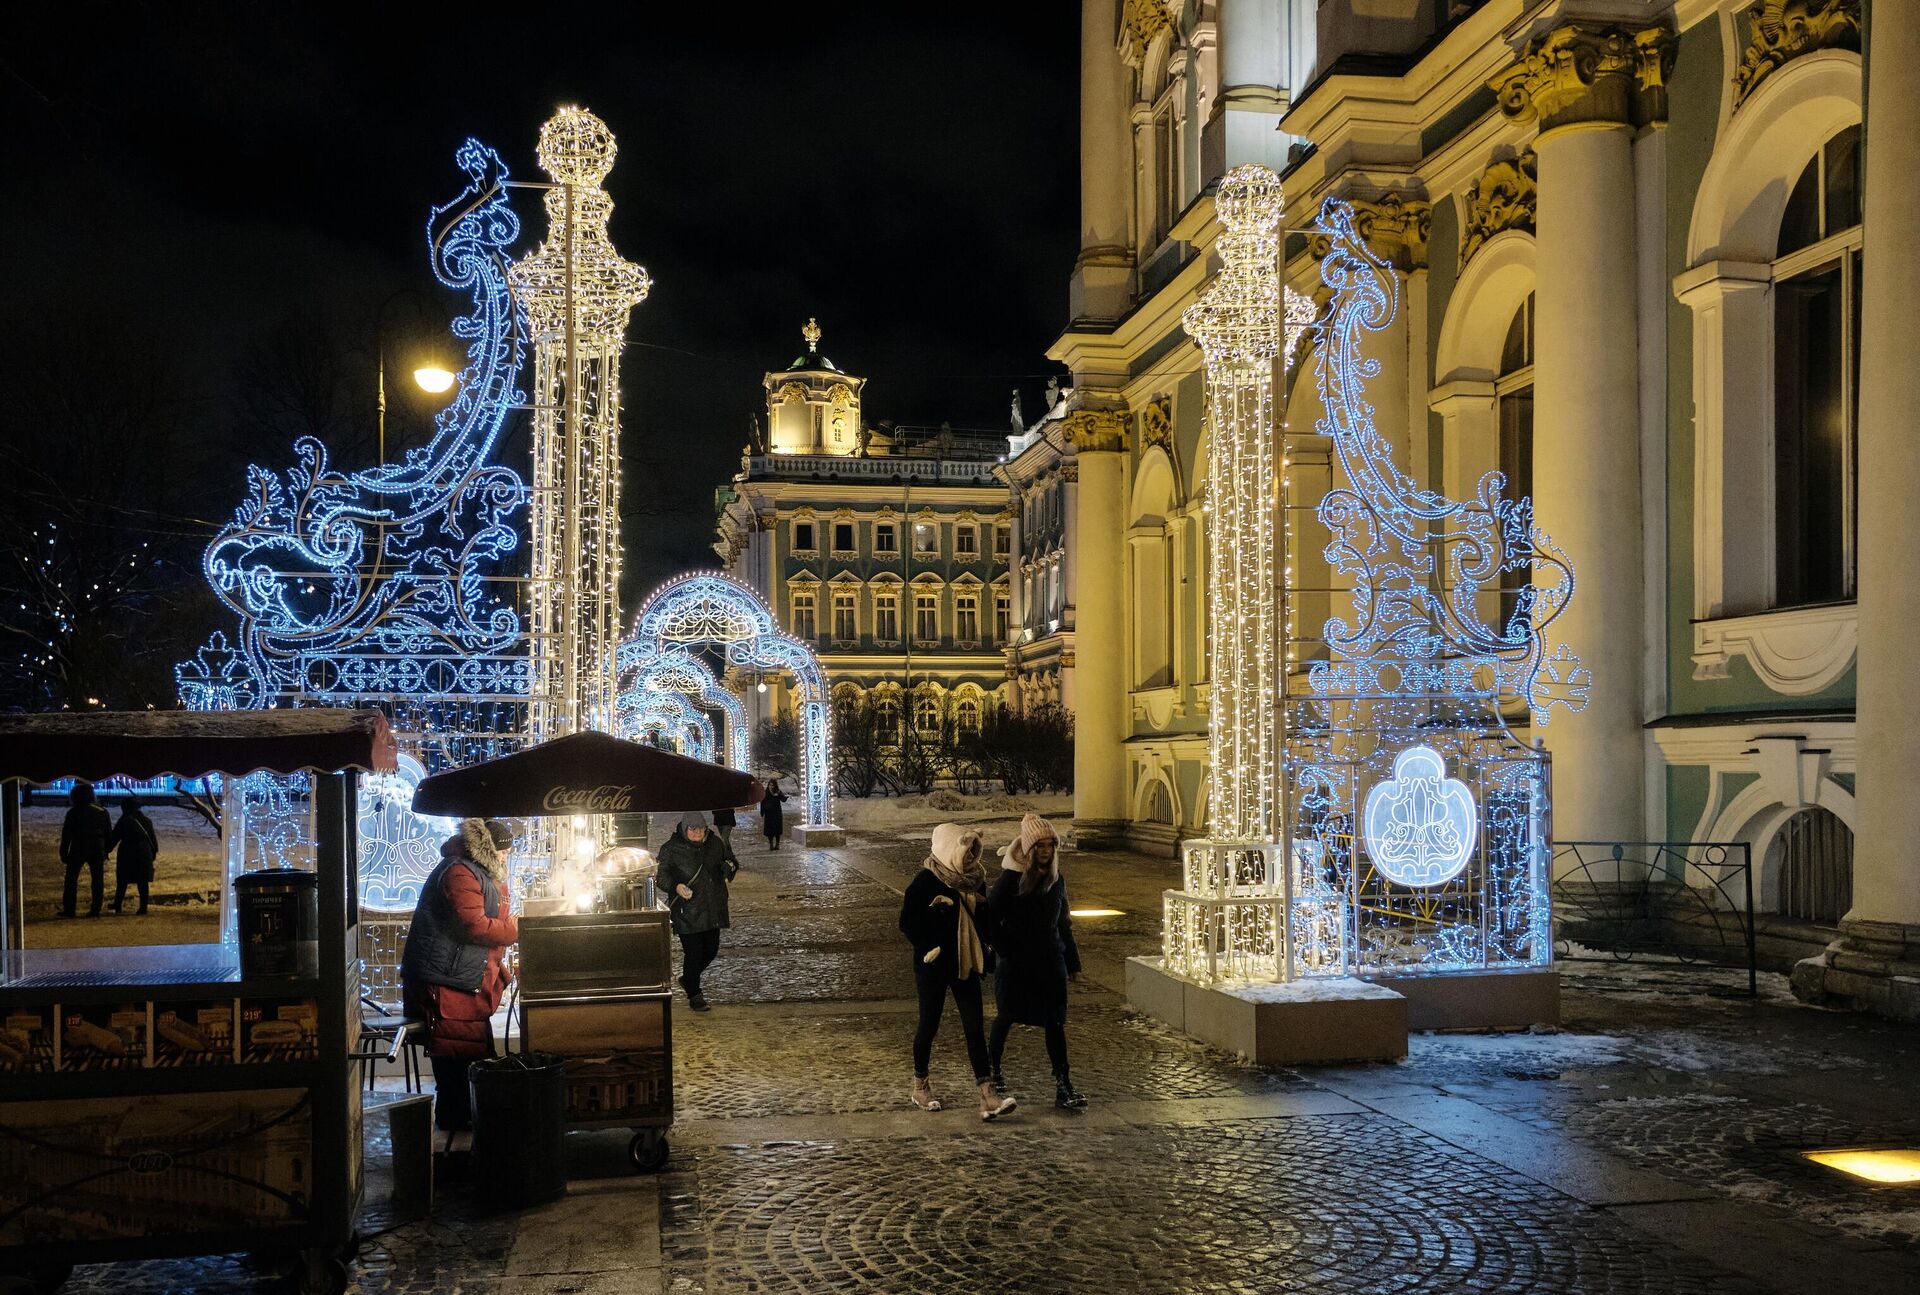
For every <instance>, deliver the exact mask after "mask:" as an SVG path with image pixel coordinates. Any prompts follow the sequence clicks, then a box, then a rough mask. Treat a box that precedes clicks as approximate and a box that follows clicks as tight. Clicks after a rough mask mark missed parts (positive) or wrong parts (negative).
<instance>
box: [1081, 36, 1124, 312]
mask: <svg viewBox="0 0 1920 1295" xmlns="http://www.w3.org/2000/svg"><path fill="white" fill-rule="evenodd" d="M1118 24H1119V14H1118V6H1116V5H1115V4H1114V3H1113V0H1082V3H1081V6H1080V256H1079V259H1078V260H1076V261H1075V262H1074V266H1073V279H1072V284H1071V287H1070V288H1069V290H1068V301H1069V305H1070V308H1071V309H1072V312H1073V318H1074V319H1076V320H1085V319H1118V318H1119V317H1120V316H1121V315H1122V314H1124V313H1125V312H1126V309H1127V304H1128V302H1129V300H1130V299H1131V296H1132V289H1133V253H1132V251H1131V249H1130V247H1129V244H1128V240H1127V203H1128V201H1129V197H1128V195H1129V194H1130V193H1131V192H1132V185H1131V183H1130V181H1131V179H1132V171H1131V169H1130V166H1129V160H1128V159H1129V152H1130V150H1129V149H1128V147H1127V131H1128V129H1129V127H1128V121H1127V109H1128V102H1127V85H1126V71H1127V69H1126V65H1125V64H1123V63H1122V62H1121V61H1120V54H1119V49H1118V44H1119V25H1118Z"/></svg>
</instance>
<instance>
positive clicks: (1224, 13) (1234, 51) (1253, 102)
mask: <svg viewBox="0 0 1920 1295" xmlns="http://www.w3.org/2000/svg"><path fill="white" fill-rule="evenodd" d="M1216 8H1217V10H1218V12H1219V15H1220V17H1219V26H1218V29H1217V33H1216V36H1215V39H1216V40H1217V42H1218V50H1219V52H1218V55H1217V57H1216V60H1215V61H1216V63H1217V66H1218V68H1219V76H1220V86H1219V90H1218V92H1217V93H1216V94H1214V96H1213V104H1212V110H1211V111H1210V112H1209V113H1208V114H1207V118H1206V120H1205V121H1203V122H1202V123H1201V129H1200V159H1201V162H1200V167H1201V174H1200V182H1201V183H1202V184H1206V183H1208V182H1210V181H1213V180H1217V179H1218V178H1220V177H1221V176H1222V175H1224V174H1226V173H1227V171H1228V170H1230V169H1231V168H1233V167H1236V166H1240V165H1241V164H1243V163H1246V162H1259V163H1262V164H1264V165H1266V166H1270V167H1272V168H1273V169H1274V170H1276V171H1279V170H1285V169H1286V164H1287V145H1288V144H1290V143H1291V142H1292V139H1291V138H1290V137H1289V136H1287V135H1284V134H1282V133H1281V132H1280V130H1279V129H1278V127H1279V124H1280V118H1281V116H1282V115H1284V114H1285V112H1286V111H1287V108H1288V107H1289V105H1290V104H1291V95H1292V93H1293V92H1297V91H1298V90H1299V89H1300V86H1299V85H1296V84H1293V82H1294V81H1295V80H1296V79H1304V76H1306V75H1311V69H1304V68H1303V69H1296V68H1293V67H1292V66H1291V64H1292V61H1293V55H1294V52H1295V51H1296V49H1297V48H1298V47H1299V45H1300V43H1301V40H1302V37H1303V36H1304V38H1305V40H1306V43H1307V45H1308V47H1309V48H1310V47H1311V43H1312V35H1313V33H1311V32H1304V33H1303V32H1299V31H1296V30H1294V26H1295V24H1294V22H1293V19H1294V17H1295V13H1294V10H1295V6H1293V5H1291V4H1289V3H1287V0H1229V2H1228V3H1226V4H1223V5H1218V6H1216Z"/></svg>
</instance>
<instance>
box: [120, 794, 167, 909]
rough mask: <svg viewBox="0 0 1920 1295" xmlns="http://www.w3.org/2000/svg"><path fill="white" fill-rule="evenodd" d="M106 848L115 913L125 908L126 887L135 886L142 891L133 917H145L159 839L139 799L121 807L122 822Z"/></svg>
mask: <svg viewBox="0 0 1920 1295" xmlns="http://www.w3.org/2000/svg"><path fill="white" fill-rule="evenodd" d="M107 848H108V849H110V850H112V851H113V911H114V912H116V913H118V912H120V911H121V910H122V909H123V908H124V907H125V906H126V902H127V887H128V886H133V887H135V888H136V889H137V890H138V891H139V892H140V907H139V909H138V910H136V912H135V914H134V916H136V917H145V916H146V915H147V888H148V887H149V886H150V885H152V883H153V861H154V860H155V859H157V858H158V857H159V856H160V837H159V834H158V833H156V832H155V831H154V830H153V820H152V819H150V818H148V817H147V812H146V810H145V809H144V808H142V807H141V804H140V799H139V797H137V796H128V797H127V799H126V800H125V801H124V802H123V803H122V804H121V806H120V821H119V822H118V823H115V824H114V825H113V837H112V839H111V840H109V841H108V842H107Z"/></svg>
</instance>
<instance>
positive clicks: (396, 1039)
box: [353, 998, 427, 1093]
mask: <svg viewBox="0 0 1920 1295" xmlns="http://www.w3.org/2000/svg"><path fill="white" fill-rule="evenodd" d="M360 1002H361V1006H362V1007H363V1008H365V1009H368V1010H365V1011H362V1013H361V1015H360V1041H359V1043H358V1044H357V1045H356V1046H355V1047H354V1050H353V1059H354V1060H356V1061H358V1062H359V1063H360V1065H361V1069H362V1070H363V1071H364V1072H365V1074H366V1076H367V1091H368V1092H372V1091H373V1086H374V1080H375V1070H374V1067H375V1065H376V1063H378V1062H379V1061H381V1060H382V1059H385V1060H386V1061H388V1062H392V1061H394V1060H395V1059H398V1060H399V1062H400V1077H401V1080H402V1081H403V1083H404V1085H405V1087H406V1090H407V1091H408V1092H410V1093H418V1092H422V1091H424V1090H423V1088H422V1086H421V1082H420V1041H419V1038H418V1034H419V1032H420V1031H422V1030H424V1029H425V1028H426V1024H427V1023H426V1022H425V1021H422V1020H420V1019H418V1018H416V1017H411V1016H405V1015H402V1014H400V1013H398V1012H390V1011H388V1010H387V1009H386V1007H385V1006H384V1005H382V1004H380V1003H376V1002H375V1001H373V1000H372V999H371V998H362V999H361V1000H360Z"/></svg>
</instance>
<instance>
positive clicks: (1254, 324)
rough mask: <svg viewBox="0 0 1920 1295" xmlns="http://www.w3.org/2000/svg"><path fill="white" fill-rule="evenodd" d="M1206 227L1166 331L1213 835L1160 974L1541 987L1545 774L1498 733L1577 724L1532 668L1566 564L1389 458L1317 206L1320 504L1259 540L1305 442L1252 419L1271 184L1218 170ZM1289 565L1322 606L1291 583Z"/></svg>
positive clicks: (1376, 314) (1265, 399)
mask: <svg viewBox="0 0 1920 1295" xmlns="http://www.w3.org/2000/svg"><path fill="white" fill-rule="evenodd" d="M1216 208H1217V210H1218V213H1219V218H1220V221H1221V224H1222V226H1223V231H1222V233H1221V236H1220V246H1221V259H1222V262H1223V266H1222V269H1221V272H1220V274H1219V275H1218V276H1217V277H1216V278H1215V280H1214V282H1213V284H1212V285H1211V286H1210V287H1209V289H1208V291H1207V292H1206V293H1205V294H1204V295H1203V297H1202V299H1201V301H1200V302H1199V304H1197V305H1196V306H1195V307H1194V308H1192V309H1191V310H1190V311H1189V312H1188V316H1187V328H1188V331H1189V332H1190V333H1192V334H1193V336H1194V337H1195V339H1196V340H1197V341H1198V342H1199V344H1200V346H1201V348H1202V350H1203V351H1204V352H1205V355H1206V360H1207V396H1208V412H1209V416H1210V421H1211V425H1212V429H1213V432H1212V434H1213V437H1214V440H1213V444H1212V446H1211V451H1212V465H1213V471H1212V474H1211V475H1210V477H1209V480H1208V490H1209V502H1210V505H1211V507H1212V510H1213V526H1214V528H1215V529H1214V534H1213V535H1212V536H1211V537H1210V545H1211V548H1212V550H1213V552H1214V554H1215V558H1214V566H1213V572H1212V574H1213V577H1214V580H1215V582H1216V583H1215V597H1214V600H1213V614H1212V616H1211V617H1210V619H1209V631H1210V634H1211V640H1210V642H1211V646H1212V650H1213V654H1214V655H1213V679H1214V690H1215V693H1214V695H1215V700H1214V705H1213V726H1214V732H1213V736H1212V751H1213V756H1214V765H1213V773H1212V776H1213V779H1214V784H1213V785H1214V792H1213V801H1212V804H1213V820H1212V824H1211V829H1212V830H1211V837H1210V839H1209V840H1207V841H1203V842H1195V843H1193V844H1191V845H1189V847H1188V848H1187V850H1186V852H1185V868H1184V874H1185V875H1184V879H1183V880H1184V885H1183V888H1182V889H1181V890H1179V891H1169V892H1167V895H1166V899H1165V915H1166V924H1165V935H1164V951H1165V958H1166V965H1167V967H1168V969H1169V970H1172V971H1174V972H1177V973H1179V974H1182V975H1186V976H1189V977H1191V978H1194V979H1198V980H1202V981H1206V982H1214V981H1221V980H1292V979H1296V978H1300V977H1310V976H1328V975H1361V976H1366V975H1386V974H1392V975H1410V974H1425V973H1445V972H1465V971H1478V970H1483V969H1488V968H1505V967H1525V966H1539V965H1545V964H1546V963H1547V962H1549V961H1550V959H1551V952H1552V951H1551V940H1550V934H1549V932H1550V914H1549V908H1548V897H1547V868H1548V832H1549V781H1550V779H1549V766H1548V761H1547V756H1546V753H1545V752H1544V751H1541V750H1539V749H1538V748H1537V747H1533V746H1529V745H1527V744H1526V743H1525V742H1523V741H1521V740H1520V739H1519V738H1518V737H1517V736H1516V735H1515V734H1514V732H1513V730H1512V727H1511V724H1512V723H1514V722H1517V721H1518V720H1520V719H1521V718H1522V717H1527V716H1530V717H1531V719H1532V722H1533V723H1534V724H1535V725H1539V726H1544V725H1545V724H1546V723H1547V722H1548V719H1549V718H1550V712H1551V709H1552V708H1553V707H1554V706H1564V707H1566V708H1567V709H1569V710H1573V711H1577V710H1580V709H1582V708H1583V707H1584V706H1585V704H1586V693H1587V688H1588V680H1587V677H1586V672H1585V670H1584V669H1583V668H1582V667H1581V666H1580V665H1579V663H1578V661H1577V660H1576V659H1575V658H1574V657H1573V655H1572V654H1571V653H1570V652H1569V651H1568V650H1567V649H1566V648H1565V647H1561V648H1560V649H1558V650H1557V651H1555V652H1553V653H1552V654H1551V655H1549V654H1548V652H1547V650H1546V639H1545V632H1546V629H1547V627H1548V626H1549V625H1550V624H1551V622H1552V621H1553V620H1554V619H1555V618H1557V617H1558V615H1559V614H1560V612H1561V610H1562V609H1563V608H1564V607H1565V605H1566V601H1567V599H1568V597H1569V596H1570V595H1571V594H1572V590H1573V572H1572V568H1571V566H1570V565H1569V564H1568V563H1567V561H1566V559H1565V557H1564V556H1563V555H1562V554H1561V553H1560V552H1559V550H1557V549H1556V548H1555V547H1554V546H1553V544H1552V543H1551V541H1550V540H1548V539H1547V537H1546V536H1545V535H1544V534H1543V533H1541V532H1540V531H1539V530H1538V529H1537V528H1536V527H1534V525H1533V517H1532V512H1533V510H1532V503H1531V501H1530V500H1527V499H1524V498H1520V499H1510V498H1508V497H1506V496H1505V493H1504V491H1505V488H1506V482H1505V480H1504V479H1503V478H1502V476H1501V474H1500V473H1498V472H1489V473H1487V474H1486V475H1485V476H1484V477H1482V478H1481V480H1480V482H1479V484H1478V487H1477V490H1476V493H1475V496H1474V498H1473V499H1471V500H1466V501H1456V500H1450V499H1447V498H1446V497H1444V496H1442V495H1440V494H1438V493H1436V492H1433V491H1430V490H1425V489H1423V488H1421V487H1420V486H1419V485H1418V483H1417V482H1415V481H1413V480H1412V479H1411V478H1410V477H1408V476H1407V475H1406V474H1405V473H1404V472H1402V471H1401V470H1400V469H1399V468H1398V467H1397V466H1396V465H1395V464H1394V462H1393V458H1392V452H1391V445H1390V443H1389V442H1388V441H1387V440H1386V439H1385V438H1384V437H1383V436H1381V435H1380V433H1379V432H1378V431H1377V430H1376V428H1375V426H1374V422H1373V408H1372V406H1371V405H1370V404H1369V403H1368V402H1367V400H1366V398H1365V394H1364V386H1365V380H1366V379H1367V378H1369V377H1371V376H1373V375H1374V374H1375V373H1376V372H1377V371H1378V364H1377V362H1376V361H1373V360H1371V359H1368V358H1366V357H1365V356H1364V355H1363V353H1362V340H1363V335H1364V334H1365V333H1368V332H1378V331H1380V330H1383V329H1385V328H1386V327H1387V326H1388V325H1389V324H1390V323H1391V322H1392V320H1393V317H1394V314H1395V311H1396V309H1397V305H1398V285H1397V281H1396V279H1395V273H1394V270H1393V269H1392V267H1391V266H1389V265H1388V264H1387V263H1385V262H1384V261H1382V260H1381V259H1379V258H1378V257H1376V256H1375V255H1374V254H1373V252H1372V251H1371V250H1370V249H1369V248H1368V247H1367V244H1366V241H1365V239H1364V238H1363V237H1362V235H1361V233H1360V232H1359V230H1358V229H1357V228H1356V226H1355V223H1354V213H1353V210H1352V208H1351V207H1349V206H1348V205H1347V204H1346V203H1344V202H1341V201H1339V200H1337V199H1329V200H1328V201H1327V202H1326V203H1324V204H1323V206H1322V208H1321V211H1320V214H1319V218H1318V221H1317V222H1316V223H1317V228H1318V231H1319V233H1320V234H1322V235H1324V236H1325V238H1326V239H1327V242H1328V249H1329V250H1328V251H1327V253H1326V255H1325V256H1324V257H1323V259H1322V263H1321V277H1322V281H1323V283H1324V284H1325V285H1326V287H1327V288H1328V289H1329V290H1331V292H1332V294H1333V299H1332V303H1331V305H1330V307H1329V308H1328V311H1327V313H1326V315H1325V317H1324V319H1323V321H1322V322H1321V324H1320V325H1319V326H1318V329H1317V332H1318V339H1317V341H1318V345H1317V348H1316V353H1315V357H1314V364H1315V379H1316V384H1317V388H1318V393H1319V397H1320V401H1321V405H1322V408H1323V410H1324V413H1323V414H1322V415H1321V417H1320V419H1319V421H1318V423H1317V424H1316V426H1315V428H1314V438H1316V440H1317V442H1318V444H1319V446H1320V447H1322V448H1321V449H1320V451H1319V452H1320V453H1321V455H1322V456H1323V458H1325V460H1326V464H1327V469H1328V472H1329V481H1330V486H1329V488H1328V489H1327V491H1326V493H1325V495H1324V497H1323V498H1321V499H1320V500H1319V501H1318V504H1317V506H1316V507H1315V508H1314V509H1313V512H1314V515H1315V518H1316V519H1317V522H1318V526H1314V525H1312V524H1310V523H1305V522H1300V523H1293V524H1285V525H1283V524H1282V523H1281V521H1280V518H1281V517H1283V516H1288V515H1290V514H1291V512H1293V511H1295V509H1292V508H1287V507H1285V505H1286V504H1288V503H1290V502H1291V501H1290V500H1289V499H1288V498H1287V496H1288V493H1289V492H1290V491H1291V490H1292V489H1293V488H1294V485H1295V483H1294V481H1293V479H1292V474H1293V472H1294V470H1295V469H1294V464H1293V462H1292V460H1293V459H1294V457H1295V453H1296V450H1295V443H1296V442H1298V441H1303V440H1305V439H1307V438H1305V437H1303V436H1301V435H1299V434H1296V433H1294V432H1292V431H1289V432H1288V433H1287V435H1286V436H1285V437H1284V439H1282V438H1280V437H1277V436H1276V432H1277V429H1276V428H1275V427H1274V425H1273V416H1272V405H1271V381H1272V369H1273V358H1274V356H1275V355H1276V354H1277V353H1278V347H1279V338H1280V332H1281V329H1282V326H1283V322H1284V321H1283V318H1282V310H1281V306H1282V303H1283V300H1284V299H1283V296H1282V294H1281V292H1280V289H1279V279H1278V257H1277V255H1276V252H1277V248H1276V246H1275V241H1276V238H1277V230H1278V227H1279V221H1280V186H1279V179H1278V177H1277V176H1275V175H1274V174H1273V173H1272V172H1271V171H1268V170H1266V169H1265V168H1263V167H1242V168H1239V169H1238V170H1235V171H1233V172H1230V173H1229V174H1228V175H1227V176H1226V178H1225V179H1223V180H1222V182H1221V186H1220V193H1219V197H1218V199H1217V202H1216ZM1276 440H1281V441H1282V444H1283V446H1284V447H1285V448H1284V453H1283V458H1282V462H1281V464H1280V469H1281V470H1280V472H1279V473H1278V474H1276V473H1275V472H1274V470H1273V462H1272V451H1271V449H1270V448H1269V447H1271V446H1272V445H1273V444H1274V443H1275V441H1276ZM1327 446H1330V447H1331V449H1330V453H1329V452H1328V451H1327V450H1326V449H1325V448H1324V447H1327ZM1276 497H1278V500H1279V504H1280V505H1281V506H1276ZM1321 527H1324V532H1323V534H1324V535H1325V536H1326V538H1325V539H1324V541H1322V540H1321V539H1319V538H1317V537H1312V538H1310V536H1309V534H1308V532H1311V531H1315V530H1319V529H1320V528H1321ZM1276 535H1277V536H1278V539H1277V540H1276ZM1309 543H1315V544H1319V543H1324V547H1323V549H1322V550H1321V553H1320V554H1319V557H1320V558H1321V559H1322V560H1323V563H1324V567H1323V568H1320V567H1319V566H1318V564H1313V563H1309V562H1308V561H1306V558H1307V545H1308V544H1309ZM1276 544H1277V545H1278V547H1279V548H1280V549H1281V553H1282V562H1281V573H1282V576H1283V579H1281V580H1278V581H1276V580H1275V579H1274V578H1273V575H1274V572H1273V558H1272V554H1273V552H1274V549H1275V547H1276ZM1223 551H1225V552H1223ZM1309 569H1324V570H1325V571H1326V573H1327V578H1326V582H1325V583H1326V586H1327V587H1325V588H1320V589H1309V588H1306V587H1305V576H1306V573H1307V571H1308V570H1309ZM1490 586H1491V587H1490ZM1314 595H1317V596H1318V597H1319V598H1320V599H1321V600H1322V601H1324V602H1325V604H1326V605H1327V607H1328V609H1329V611H1330V613H1331V612H1336V611H1337V613H1338V614H1330V615H1329V616H1328V619H1327V621H1326V624H1325V628H1324V630H1323V631H1322V634H1321V636H1320V637H1319V638H1318V639H1314V638H1310V637H1296V636H1295V635H1294V634H1292V633H1291V632H1289V629H1288V627H1290V626H1292V625H1293V624H1294V623H1295V622H1296V620H1297V617H1296V616H1294V615H1290V614H1289V613H1290V612H1292V611H1295V610H1297V609H1295V608H1290V607H1289V606H1288V601H1289V600H1297V601H1298V602H1300V603H1302V604H1303V605H1304V604H1306V603H1308V602H1309V601H1310V600H1311V599H1310V596H1314ZM1503 601H1504V602H1505V603H1506V604H1507V605H1508V608H1509V609H1508V610H1506V611H1504V613H1502V612H1493V609H1494V608H1496V607H1499V606H1500V604H1501V603H1502V602H1503ZM1489 612H1493V614H1492V615H1489V614H1488V613H1489ZM1495 622H1498V623H1497V624H1496V623H1495ZM1282 644H1284V646H1281V645H1282ZM1277 658H1278V659H1277ZM1222 689H1225V690H1226V694H1227V695H1226V696H1224V697H1223V696H1222ZM1223 729H1229V730H1238V731H1224V732H1223V731H1222V730H1223Z"/></svg>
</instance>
